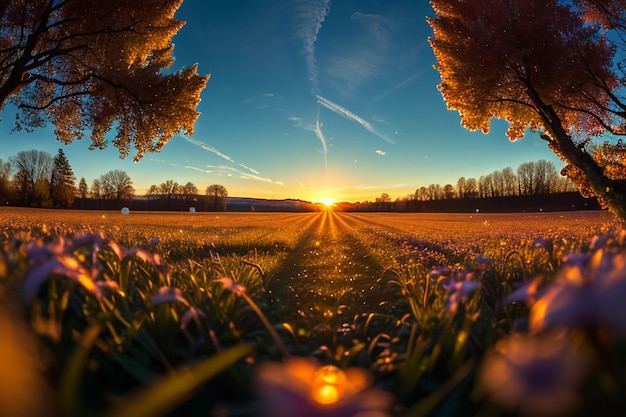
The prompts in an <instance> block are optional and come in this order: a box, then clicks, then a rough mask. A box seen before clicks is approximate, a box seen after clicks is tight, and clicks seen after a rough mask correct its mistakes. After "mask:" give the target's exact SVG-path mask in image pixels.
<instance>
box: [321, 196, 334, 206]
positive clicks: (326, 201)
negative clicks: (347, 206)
mask: <svg viewBox="0 0 626 417" xmlns="http://www.w3.org/2000/svg"><path fill="white" fill-rule="evenodd" d="M320 203H322V204H323V205H324V207H326V208H331V207H332V206H334V205H335V200H334V199H332V198H330V197H325V198H321V199H320Z"/></svg>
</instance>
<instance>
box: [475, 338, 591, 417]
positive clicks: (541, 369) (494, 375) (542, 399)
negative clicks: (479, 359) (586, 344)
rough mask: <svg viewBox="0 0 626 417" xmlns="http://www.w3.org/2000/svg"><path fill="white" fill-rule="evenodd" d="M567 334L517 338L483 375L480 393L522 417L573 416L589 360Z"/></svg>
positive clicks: (499, 348) (502, 344) (504, 344)
mask: <svg viewBox="0 0 626 417" xmlns="http://www.w3.org/2000/svg"><path fill="white" fill-rule="evenodd" d="M564 335H565V334H564V333H561V334H559V335H553V334H542V335H541V336H523V335H520V334H516V335H513V336H510V337H508V338H506V339H501V340H499V341H498V343H496V345H495V348H494V350H493V351H492V352H491V353H489V354H488V355H487V356H486V358H485V361H484V363H483V365H482V367H481V369H480V372H479V380H478V383H479V388H480V389H481V391H482V392H483V393H484V394H486V395H487V396H488V398H489V399H490V400H491V401H492V402H493V403H496V404H498V405H500V406H501V407H502V408H505V409H508V410H510V411H515V412H517V413H519V414H520V415H522V416H544V417H545V416H562V415H570V414H571V412H572V411H573V410H574V409H575V408H576V406H577V405H578V404H579V402H580V398H579V392H578V389H579V387H580V385H581V383H582V382H583V380H584V378H585V376H586V374H587V369H588V366H587V362H586V361H585V357H584V356H583V355H582V354H581V353H580V352H579V351H578V350H576V349H575V348H574V347H573V345H572V343H571V341H570V340H568V339H567V338H566V337H565V336H564Z"/></svg>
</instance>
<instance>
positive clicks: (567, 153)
mask: <svg viewBox="0 0 626 417" xmlns="http://www.w3.org/2000/svg"><path fill="white" fill-rule="evenodd" d="M537 104H539V105H540V107H541V109H540V110H541V111H540V114H541V115H542V118H543V119H544V123H545V124H546V126H545V127H546V130H547V131H548V132H549V133H550V138H551V139H552V141H550V144H551V147H553V150H554V151H555V152H556V153H557V154H558V155H559V156H560V157H561V159H563V160H564V161H565V162H567V163H568V164H570V165H572V166H574V167H576V168H578V169H579V170H581V171H583V172H584V173H585V176H586V178H587V181H588V182H589V185H590V186H591V188H592V190H593V193H594V194H595V195H596V197H598V200H599V201H600V204H601V205H603V206H604V205H605V206H606V207H607V209H608V210H609V211H610V212H611V213H613V214H614V215H615V216H617V217H619V218H620V219H622V220H626V181H623V180H612V179H610V178H607V177H606V176H605V175H604V172H603V169H602V167H600V166H599V165H598V164H597V163H596V161H595V160H594V159H593V157H592V156H591V155H590V154H588V153H587V152H586V151H585V149H584V148H583V147H580V146H577V145H576V144H575V143H574V142H573V141H572V138H571V136H570V135H569V134H568V133H567V132H566V131H565V129H564V128H563V126H562V124H561V120H560V119H559V117H558V115H557V114H556V112H555V111H554V109H553V108H552V106H549V105H546V104H544V103H542V102H539V103H537Z"/></svg>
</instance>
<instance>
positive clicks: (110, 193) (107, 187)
mask: <svg viewBox="0 0 626 417" xmlns="http://www.w3.org/2000/svg"><path fill="white" fill-rule="evenodd" d="M100 187H101V195H102V198H104V199H106V200H118V201H126V200H130V199H131V198H132V197H133V195H134V194H135V189H134V188H133V181H132V180H131V179H130V177H129V176H128V174H127V173H126V172H125V171H121V170H119V169H114V170H112V171H109V172H107V173H105V174H103V175H101V176H100Z"/></svg>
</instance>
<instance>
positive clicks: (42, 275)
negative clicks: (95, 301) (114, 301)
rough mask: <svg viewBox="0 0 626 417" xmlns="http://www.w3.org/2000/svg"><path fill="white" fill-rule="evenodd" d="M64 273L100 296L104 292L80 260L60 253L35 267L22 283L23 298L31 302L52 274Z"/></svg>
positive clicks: (88, 290)
mask: <svg viewBox="0 0 626 417" xmlns="http://www.w3.org/2000/svg"><path fill="white" fill-rule="evenodd" d="M53 274H56V275H63V276H66V277H67V278H70V279H72V280H74V281H76V282H78V283H79V284H80V285H81V286H82V287H83V288H84V289H85V290H87V292H89V293H91V294H93V295H95V296H96V297H98V298H100V297H101V296H102V293H101V291H100V287H99V286H98V285H96V283H95V281H94V280H93V279H92V277H91V274H89V273H88V272H87V270H85V268H83V266H82V265H81V264H80V262H78V260H77V259H76V258H75V257H73V256H71V255H67V254H59V255H57V256H55V257H53V258H51V259H48V260H46V261H44V262H43V263H41V264H39V265H37V266H35V267H33V268H32V269H31V270H30V271H29V272H28V274H27V275H26V277H25V278H24V281H23V283H22V298H23V299H24V301H25V302H27V303H29V302H31V301H32V300H33V298H35V296H36V295H37V292H38V291H39V288H40V287H41V285H42V284H43V283H44V282H45V281H47V280H48V279H49V278H50V276H51V275H53Z"/></svg>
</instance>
